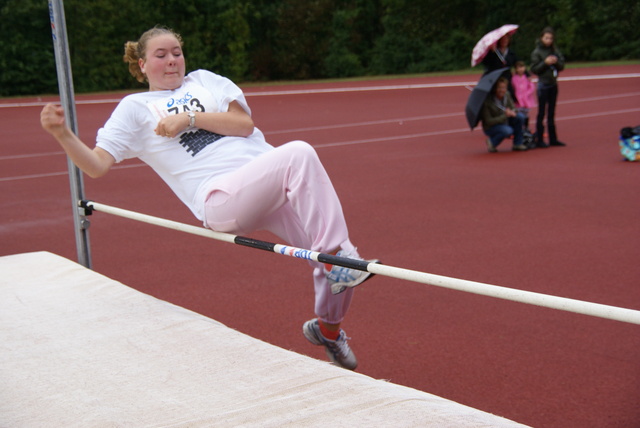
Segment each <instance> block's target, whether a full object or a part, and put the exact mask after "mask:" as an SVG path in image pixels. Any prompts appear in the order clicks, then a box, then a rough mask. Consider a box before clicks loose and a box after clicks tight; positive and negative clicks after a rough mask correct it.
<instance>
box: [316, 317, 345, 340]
mask: <svg viewBox="0 0 640 428" xmlns="http://www.w3.org/2000/svg"><path fill="white" fill-rule="evenodd" d="M318 326H319V327H320V333H322V335H323V336H324V337H325V338H327V339H329V340H336V339H338V336H340V329H337V330H336V331H331V330H329V329H328V328H327V326H326V325H325V324H324V323H323V322H322V321H320V320H318Z"/></svg>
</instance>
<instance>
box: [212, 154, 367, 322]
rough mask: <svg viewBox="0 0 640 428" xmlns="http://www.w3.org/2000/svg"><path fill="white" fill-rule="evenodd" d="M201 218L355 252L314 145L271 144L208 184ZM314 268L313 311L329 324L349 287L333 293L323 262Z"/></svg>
mask: <svg viewBox="0 0 640 428" xmlns="http://www.w3.org/2000/svg"><path fill="white" fill-rule="evenodd" d="M205 222H206V224H207V226H208V227H210V228H211V229H213V230H216V231H219V232H226V233H233V234H236V235H246V234H248V233H251V232H252V231H255V230H268V231H270V232H272V233H274V234H275V235H277V236H278V237H280V238H281V239H283V240H284V241H285V242H284V243H286V244H288V245H291V246H295V247H300V248H305V249H310V250H312V251H320V252H330V251H333V250H336V249H338V248H342V249H344V250H346V251H348V252H352V253H353V254H357V253H356V249H355V247H354V246H353V244H352V243H351V242H350V241H349V234H348V231H347V225H346V222H345V219H344V215H343V213H342V206H341V205H340V201H339V199H338V195H337V194H336V192H335V189H334V188H333V185H332V184H331V180H330V179H329V176H328V175H327V172H326V171H325V169H324V167H323V166H322V164H321V163H320V159H319V158H318V155H317V154H316V152H315V150H314V149H313V147H311V146H310V145H309V144H307V143H305V142H304V141H292V142H290V143H287V144H285V145H282V146H280V147H277V148H275V149H274V150H271V151H269V152H267V153H265V154H263V155H261V156H259V157H258V158H256V159H254V160H253V161H251V162H249V163H248V164H246V165H244V166H243V167H241V168H239V169H238V170H237V171H235V172H233V173H230V174H227V175H225V176H223V177H221V178H220V179H219V180H216V181H214V182H213V183H212V186H211V191H210V193H209V196H208V198H207V200H206V202H205ZM309 263H310V264H311V265H312V267H313V280H314V286H315V313H316V315H317V316H318V317H319V318H320V319H321V320H323V321H325V322H327V323H331V324H338V323H340V322H342V320H343V318H344V316H345V314H346V313H347V310H348V309H349V305H350V304H351V299H352V296H353V289H351V288H350V289H347V290H346V291H344V292H343V293H340V294H338V295H333V294H332V293H331V290H330V287H329V285H328V283H327V279H326V278H325V275H324V265H323V264H322V263H318V262H309Z"/></svg>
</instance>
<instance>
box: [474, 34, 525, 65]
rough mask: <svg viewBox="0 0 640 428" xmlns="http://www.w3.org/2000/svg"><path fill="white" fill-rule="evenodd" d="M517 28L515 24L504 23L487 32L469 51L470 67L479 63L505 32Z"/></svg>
mask: <svg viewBox="0 0 640 428" xmlns="http://www.w3.org/2000/svg"><path fill="white" fill-rule="evenodd" d="M517 29H518V26H517V25H514V24H506V25H503V26H502V27H500V28H496V29H495V30H493V31H490V32H488V33H487V34H485V35H484V36H482V38H481V39H480V40H479V41H478V43H476V45H475V46H474V48H473V52H472V53H471V67H475V66H476V65H478V64H480V61H482V59H483V58H484V57H485V56H487V53H489V51H490V50H491V49H493V48H494V47H495V46H496V43H498V40H500V39H501V38H502V37H504V36H505V35H506V34H513V33H515V32H516V30H517Z"/></svg>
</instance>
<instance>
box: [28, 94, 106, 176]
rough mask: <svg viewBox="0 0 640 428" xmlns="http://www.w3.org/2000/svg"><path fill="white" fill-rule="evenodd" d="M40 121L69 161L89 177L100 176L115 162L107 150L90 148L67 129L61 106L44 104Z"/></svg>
mask: <svg viewBox="0 0 640 428" xmlns="http://www.w3.org/2000/svg"><path fill="white" fill-rule="evenodd" d="M40 123H41V124H42V127H43V128H44V130H45V131H47V132H48V133H50V134H51V135H52V136H53V137H54V138H55V139H56V140H57V141H58V143H60V145H61V146H62V148H63V149H64V151H65V152H66V153H67V156H69V158H70V159H71V161H72V162H73V163H74V164H75V165H76V166H77V167H78V168H80V169H81V170H82V171H84V172H85V173H86V174H87V175H89V176H90V177H92V178H97V177H102V176H103V175H105V174H106V173H107V172H108V171H109V169H110V168H111V166H112V165H113V164H114V163H115V159H114V158H113V156H111V154H109V152H107V151H106V150H103V149H101V148H99V147H96V148H94V149H90V148H89V147H88V146H87V145H86V144H85V143H83V142H82V141H81V140H80V138H78V136H77V135H75V134H74V133H73V132H72V131H71V129H69V127H68V126H67V125H66V122H65V117H64V109H63V108H62V107H60V106H55V105H53V104H47V105H46V106H44V108H43V109H42V112H41V113H40Z"/></svg>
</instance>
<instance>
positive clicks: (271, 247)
mask: <svg viewBox="0 0 640 428" xmlns="http://www.w3.org/2000/svg"><path fill="white" fill-rule="evenodd" d="M78 205H79V207H81V208H83V209H84V210H85V211H86V215H89V214H91V213H92V212H93V211H94V210H96V211H99V212H104V213H107V214H112V215H116V216H119V217H124V218H128V219H131V220H136V221H140V222H143V223H148V224H152V225H156V226H160V227H164V228H168V229H173V230H177V231H181V232H187V233H190V234H193V235H199V236H203V237H206V238H212V239H215V240H218V241H223V242H227V243H231V244H237V245H242V246H246V247H251V248H256V249H260V250H264V251H270V252H273V253H276V254H281V255H285V256H291V257H295V258H299V259H305V260H313V261H317V262H321V263H329V264H334V265H338V266H343V267H347V268H351V269H357V270H360V271H365V272H370V273H372V274H375V275H383V276H388V277H391V278H396V279H402V280H407V281H412V282H418V283H422V284H428V285H433V286H437V287H442V288H448V289H452V290H458V291H464V292H467V293H473V294H479V295H482V296H489V297H495V298H498V299H504V300H510V301H513V302H520V303H526V304H529V305H535V306H542V307H545V308H551V309H557V310H561V311H567V312H574V313H578V314H583V315H590V316H594V317H598V318H605V319H609V320H614V321H621V322H626V323H631V324H638V325H640V311H637V310H633V309H626V308H619V307H615V306H608V305H603V304H599V303H592V302H585V301H581V300H575V299H569V298H565V297H558V296H551V295H548V294H541V293H535V292H532V291H525V290H518V289H514V288H508V287H501V286H497V285H490V284H484V283H480V282H474V281H467V280H463V279H456V278H450V277H446V276H440V275H434V274H430V273H425V272H420V271H415V270H409V269H403V268H398V267H393V266H388V265H384V264H381V263H373V262H368V261H366V260H355V259H350V258H346V257H339V256H334V255H331V254H325V253H321V252H317V251H311V250H306V249H303V248H296V247H291V246H288V245H282V244H274V243H271V242H266V241H260V240H257V239H252V238H246V237H243V236H237V235H233V234H229V233H223V232H216V231H214V230H211V229H205V228H204V227H198V226H192V225H189V224H184V223H180V222H177V221H173V220H167V219H163V218H160V217H154V216H150V215H147V214H141V213H137V212H134V211H129V210H125V209H122V208H116V207H112V206H109V205H105V204H101V203H98V202H94V201H88V200H81V201H79V202H78Z"/></svg>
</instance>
